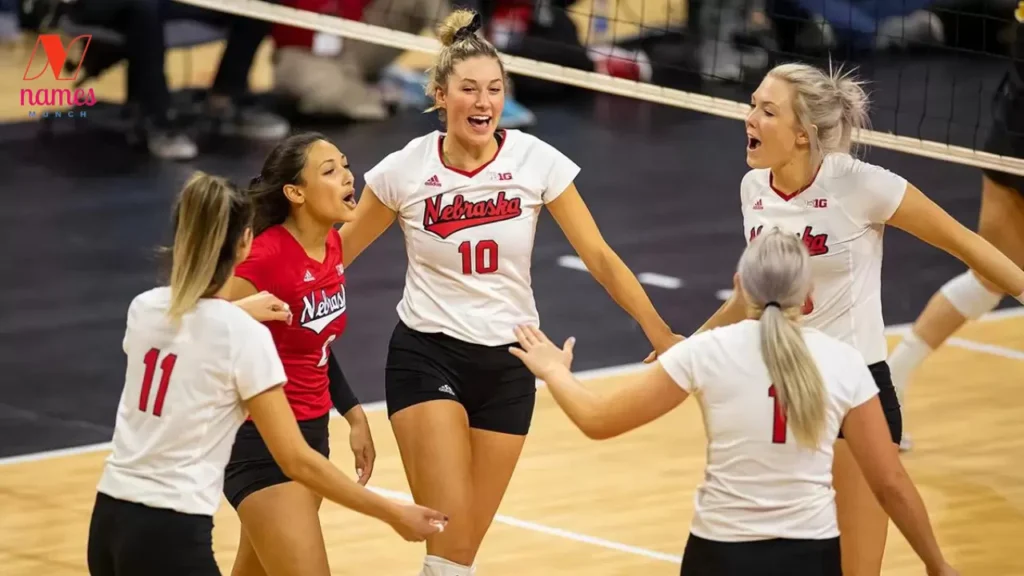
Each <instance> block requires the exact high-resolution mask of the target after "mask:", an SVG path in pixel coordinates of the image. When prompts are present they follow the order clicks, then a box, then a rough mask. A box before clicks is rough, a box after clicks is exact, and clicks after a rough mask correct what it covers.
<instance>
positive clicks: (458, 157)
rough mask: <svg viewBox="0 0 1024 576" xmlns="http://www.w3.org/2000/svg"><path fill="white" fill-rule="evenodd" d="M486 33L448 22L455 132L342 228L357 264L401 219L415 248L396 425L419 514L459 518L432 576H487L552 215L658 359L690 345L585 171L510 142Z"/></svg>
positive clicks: (392, 173) (531, 384)
mask: <svg viewBox="0 0 1024 576" xmlns="http://www.w3.org/2000/svg"><path fill="white" fill-rule="evenodd" d="M479 27H480V17H479V16H478V15H474V14H473V13H472V12H468V11H464V10H459V11H456V12H454V13H452V14H451V15H449V16H448V18H447V19H446V20H445V21H444V23H443V24H441V26H440V27H439V30H438V38H440V39H441V41H442V44H443V48H442V50H441V52H440V54H439V55H438V58H437V61H436V63H435V67H434V69H433V70H432V72H431V81H430V84H429V85H428V87H427V94H428V95H429V96H430V97H432V98H434V102H435V106H434V109H439V110H440V111H441V117H442V119H443V120H444V121H445V123H446V132H432V133H430V134H428V135H426V136H422V137H420V138H416V139H415V140H413V141H411V142H410V143H409V144H408V145H407V146H405V148H403V149H402V150H400V151H397V152H394V153H392V154H390V155H389V156H387V157H386V158H384V160H382V161H381V162H380V163H379V164H378V165H377V166H375V167H374V168H373V169H372V170H370V171H369V172H368V173H367V175H366V189H365V191H364V193H363V194H362V196H361V197H360V199H359V206H358V208H357V209H356V216H355V218H354V219H352V220H351V221H350V222H348V223H346V224H345V225H343V226H342V228H341V235H342V238H343V243H344V246H345V262H346V266H348V265H349V263H351V262H352V261H353V260H355V258H356V257H358V255H359V254H360V253H361V252H362V251H363V250H364V249H365V248H366V247H367V246H368V245H369V244H370V243H371V242H372V241H373V240H374V239H376V238H377V237H378V236H379V235H380V234H381V233H383V232H384V231H385V230H386V229H387V228H388V227H389V226H390V225H391V223H392V222H394V221H395V219H396V218H397V219H399V221H400V223H401V224H400V225H401V228H402V231H403V232H404V234H405V243H406V252H407V255H408V260H409V264H408V270H407V274H406V282H405V292H404V294H403V297H402V301H401V302H400V303H399V304H398V316H399V319H400V322H399V323H398V325H397V327H396V328H395V330H394V333H393V335H392V337H391V342H390V345H389V349H388V359H387V367H386V371H385V387H386V392H385V393H386V398H387V406H388V415H389V417H390V419H391V425H392V429H393V430H394V433H395V437H396V439H397V440H398V447H399V449H400V452H401V455H402V462H403V464H404V466H405V472H406V477H407V479H408V481H409V485H410V487H411V488H412V493H413V496H414V497H415V500H416V501H417V502H421V503H424V504H425V505H431V506H438V507H440V508H441V509H443V510H444V511H445V512H446V513H447V514H448V515H449V516H450V517H451V523H450V524H449V525H448V526H447V528H446V529H445V531H444V533H443V534H438V535H436V537H433V538H431V539H429V540H428V541H427V556H426V558H425V559H424V563H423V570H422V572H421V574H423V575H425V576H461V575H465V574H471V573H473V568H472V565H473V561H474V558H475V557H476V553H477V550H478V549H479V547H480V543H481V541H482V540H483V538H484V535H485V533H486V532H487V529H488V527H489V526H490V524H491V521H492V519H493V517H494V514H495V512H496V511H497V509H498V506H499V504H500V503H501V499H502V497H503V496H504V493H505V489H506V488H507V486H508V483H509V480H510V479H511V477H512V473H513V471H514V470H515V466H516V463H517V461H518V459H519V455H520V452H521V451H522V448H523V443H524V441H525V438H526V434H527V432H528V430H529V427H530V421H531V418H532V416H533V408H534V397H535V394H536V381H535V379H534V377H533V375H531V374H530V371H529V370H527V369H526V367H525V366H523V364H522V363H521V362H519V361H517V360H516V359H515V358H513V357H511V356H510V355H509V354H508V352H507V346H508V344H509V343H511V342H512V341H513V340H514V338H515V335H514V333H513V330H514V328H515V326H517V325H518V324H521V323H524V322H534V323H535V322H537V309H536V304H535V301H534V295H533V291H532V288H531V283H530V260H531V254H532V251H533V238H534V231H535V229H536V226H537V219H538V217H539V216H540V211H541V209H542V208H543V207H547V209H548V210H550V212H551V215H552V216H553V217H554V219H555V221H556V222H557V223H558V224H559V225H560V226H561V228H562V230H563V232H564V233H565V235H566V236H567V238H568V240H569V242H570V243H571V244H572V245H573V247H574V248H575V250H576V252H577V253H578V254H579V255H580V258H581V259H582V260H583V262H584V263H585V264H586V266H587V269H588V270H590V271H591V273H592V274H593V275H594V277H595V278H596V279H597V281H598V282H599V283H600V284H601V285H602V286H604V288H605V289H606V290H607V291H608V292H609V293H610V294H611V296H612V298H613V299H614V300H615V301H616V302H618V303H619V305H620V306H622V307H623V309H625V311H626V312H628V313H629V314H630V316H632V317H633V318H634V319H635V320H636V321H637V322H638V323H639V324H640V326H641V328H642V329H643V331H644V333H645V334H646V335H647V337H648V339H649V340H650V342H651V344H652V345H653V346H654V348H655V350H658V351H664V350H667V349H668V348H669V347H670V346H671V345H672V344H673V343H674V342H676V341H678V340H679V339H680V337H679V336H677V335H675V334H673V333H672V331H671V330H670V329H669V327H668V326H667V325H666V324H665V322H664V321H663V320H662V319H661V317H660V316H659V315H658V313H657V312H656V311H655V309H654V307H653V306H652V305H651V302H650V300H649V299H648V297H647V295H646V294H645V293H644V290H643V288H642V287H641V286H640V283H639V282H638V281H637V280H636V278H635V277H634V275H633V274H632V272H630V270H629V269H628V268H627V267H626V265H625V264H623V262H622V260H621V259H619V257H618V256H617V255H616V254H615V253H614V252H613V251H612V249H611V248H610V247H609V246H608V245H607V244H606V243H605V241H604V239H603V238H602V237H601V234H600V232H599V231H598V228H597V226H596V225H595V223H594V220H593V218H592V217H591V215H590V213H589V211H588V210H587V208H586V205H585V204H584V202H583V200H582V199H581V197H580V194H579V192H578V191H577V190H576V187H575V185H574V184H573V180H574V179H575V177H576V175H577V173H578V172H579V168H578V167H577V166H576V164H574V163H573V162H572V161H571V160H569V159H568V158H566V157H565V156H564V155H563V154H562V153H560V152H559V151H558V150H556V149H554V148H553V147H552V146H550V145H548V144H546V143H544V142H542V141H541V140H539V139H537V138H536V137H533V136H530V135H528V134H524V133H522V132H519V131H516V130H495V127H496V126H497V125H498V123H499V121H500V118H501V113H502V106H503V103H504V98H505V88H506V76H505V70H504V68H503V66H502V63H501V61H500V60H499V59H498V54H497V52H496V51H495V49H494V47H493V46H492V45H491V44H489V43H488V42H487V41H486V40H484V39H482V38H480V37H479V36H478V35H477V30H478V29H479ZM530 571H531V570H530V569H528V568H524V572H530Z"/></svg>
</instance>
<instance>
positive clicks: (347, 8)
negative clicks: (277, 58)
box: [270, 0, 370, 49]
mask: <svg viewBox="0 0 1024 576" xmlns="http://www.w3.org/2000/svg"><path fill="white" fill-rule="evenodd" d="M369 3H370V2H369V0H287V2H285V5H287V6H291V7H292V8H298V9H299V10H305V11H307V12H316V13H317V14H329V15H331V16H339V17H341V18H345V19H346V20H355V21H357V22H358V21H361V20H362V19H363V10H364V9H365V8H366V6H367V5H368V4H369ZM270 34H271V37H273V39H274V44H275V45H276V46H277V47H278V48H282V47H284V46H295V47H301V48H309V49H312V48H313V38H314V37H315V36H316V35H317V34H320V32H317V31H315V30H308V29H305V28H296V27H294V26H285V25H283V24H275V25H274V27H273V29H272V31H271V33H270Z"/></svg>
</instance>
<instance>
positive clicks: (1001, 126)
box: [889, 2, 1024, 450]
mask: <svg viewBox="0 0 1024 576" xmlns="http://www.w3.org/2000/svg"><path fill="white" fill-rule="evenodd" d="M1015 15H1016V21H1015V23H1014V25H1013V26H1014V39H1013V45H1012V48H1011V55H1012V62H1011V65H1010V71H1009V72H1008V73H1007V75H1006V79H1005V80H1004V82H1003V84H1002V85H1001V86H1000V88H999V90H998V91H997V95H996V98H997V102H996V105H995V109H996V114H995V122H993V123H992V132H991V133H990V134H989V137H988V139H987V140H986V141H985V146H984V150H985V151H986V152H991V153H992V154H998V155H1000V156H1011V157H1014V158H1024V32H1022V31H1021V22H1022V21H1024V2H1022V3H1021V4H1020V6H1019V7H1018V8H1017V11H1016V14H1015ZM1022 194H1024V178H1022V177H1021V176H1017V175H1014V174H1009V173H1006V172H999V171H996V170H983V171H982V177H981V214H980V215H979V218H978V234H979V235H981V237H982V238H984V239H986V240H988V241H989V242H991V243H992V245H993V246H995V247H996V248H999V250H1001V251H1002V252H1003V253H1004V254H1006V255H1007V256H1009V257H1010V259H1011V260H1013V261H1014V262H1015V263H1016V264H1017V265H1018V266H1024V196H1022ZM1003 296H1004V292H1003V291H1002V290H1000V289H999V288H998V287H997V286H996V285H995V284H993V283H992V282H990V281H988V280H986V279H985V278H982V277H980V276H978V274H977V273H975V272H974V271H973V270H967V271H965V272H964V273H963V274H960V275H959V276H957V277H956V278H953V279H952V280H950V281H948V282H946V283H945V284H944V285H943V286H942V288H940V289H939V291H938V292H936V293H935V295H934V296H932V298H931V300H929V301H928V305H927V306H926V307H925V309H924V310H923V311H922V312H921V315H920V316H919V317H918V318H917V321H916V322H914V326H913V328H912V329H911V331H910V332H909V333H908V334H907V335H906V336H905V337H904V338H903V340H902V341H901V342H900V343H899V344H898V345H897V346H896V349H895V350H893V352H892V354H891V355H890V356H889V366H890V368H892V381H893V384H895V386H896V393H897V394H898V395H899V396H900V402H901V403H905V400H904V394H905V392H906V388H907V384H908V383H909V381H910V375H911V374H912V373H913V372H914V370H915V369H917V367H918V366H920V365H921V363H922V362H924V360H925V358H927V357H928V355H929V354H931V353H932V351H933V350H935V349H936V348H938V347H939V346H941V345H942V343H943V342H945V341H946V339H947V338H949V337H950V336H952V335H953V333H954V332H956V331H957V330H958V329H959V328H960V327H961V326H963V325H964V324H965V323H966V322H967V321H968V320H977V319H978V318H980V317H982V316H983V315H985V314H986V313H988V312H991V311H992V310H994V309H995V307H996V306H998V305H999V302H1000V301H1001V300H1002V299H1003ZM911 447H912V443H911V441H910V438H909V436H908V435H907V434H906V433H904V434H903V438H902V440H901V442H900V448H901V449H902V450H910V449H911Z"/></svg>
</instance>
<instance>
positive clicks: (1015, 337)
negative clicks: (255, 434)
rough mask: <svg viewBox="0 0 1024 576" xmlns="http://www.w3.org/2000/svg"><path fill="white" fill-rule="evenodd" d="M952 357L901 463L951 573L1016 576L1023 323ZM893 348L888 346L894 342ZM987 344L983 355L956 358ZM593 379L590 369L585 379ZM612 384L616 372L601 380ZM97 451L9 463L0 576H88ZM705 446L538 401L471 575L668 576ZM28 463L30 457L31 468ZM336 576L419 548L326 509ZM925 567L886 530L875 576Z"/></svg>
mask: <svg viewBox="0 0 1024 576" xmlns="http://www.w3.org/2000/svg"><path fill="white" fill-rule="evenodd" d="M1018 311H1019V310H1018ZM957 336H958V338H959V339H960V340H958V342H957V345H954V346H946V347H944V348H942V349H941V350H940V351H939V352H937V353H936V354H935V355H934V356H933V357H932V358H931V359H930V360H929V361H928V362H927V363H926V364H925V365H924V366H923V368H922V369H921V370H920V371H919V372H918V374H917V376H916V378H915V382H914V385H913V387H912V389H911V392H910V398H909V405H908V406H907V407H906V414H907V418H906V420H907V429H908V430H909V431H910V433H911V434H912V435H913V437H914V439H915V441H916V442H917V447H916V448H915V450H914V451H913V452H911V453H909V454H907V455H905V456H904V457H903V461H904V463H905V465H906V466H907V468H908V469H909V471H910V473H911V475H912V477H913V478H914V480H915V482H916V483H917V485H918V488H919V490H920V491H921V494H922V496H923V497H924V499H925V502H926V503H927V505H928V510H929V512H930V514H931V517H932V521H933V523H934V525H935V528H936V531H937V533H938V538H939V540H940V543H941V545H942V546H943V547H944V549H945V551H946V554H947V555H948V557H949V559H950V561H951V562H952V563H953V564H954V565H955V566H957V567H958V568H960V569H961V571H962V573H963V574H965V575H978V576H1011V575H1015V574H1022V573H1024V555H1021V554H1020V553H1019V550H1018V549H1017V548H1016V545H1017V543H1018V540H1019V536H1020V534H1022V533H1024V469H1022V468H1021V466H1020V462H1021V460H1022V457H1024V419H1022V418H1021V417H1020V415H1021V406H1020V402H1019V401H1018V400H1017V399H1018V398H1019V397H1020V383H1021V382H1022V381H1024V362H1022V360H1024V317H1021V316H1020V315H1019V314H1017V315H1015V316H1014V315H1012V314H1011V315H1009V317H1007V315H1003V316H1001V317H999V316H998V315H997V319H991V320H987V321H983V322H978V323H975V324H972V325H969V326H967V327H965V328H964V329H963V330H962V331H961V332H960V333H959V334H958V335H957ZM895 341H896V340H895V338H894V339H893V340H892V342H893V343H895ZM973 344H981V345H992V346H996V347H998V348H995V349H994V350H995V353H992V352H991V350H990V351H989V352H981V351H977V350H970V349H965V348H964V347H963V346H967V347H971V346H972V345H973ZM635 370H636V366H626V367H623V368H622V369H619V370H611V371H604V373H605V375H603V376H602V375H601V374H600V373H592V374H591V377H590V378H589V379H588V385H591V386H595V387H601V388H604V387H610V386H615V385H616V383H617V382H618V381H620V380H621V378H623V376H622V373H624V372H629V371H635ZM598 372H600V371H598ZM614 372H619V373H620V374H619V375H615V374H614ZM370 422H371V426H372V429H373V431H374V439H375V442H376V446H377V452H378V456H377V463H376V467H375V470H374V475H373V478H372V479H371V482H370V484H371V485H372V486H374V487H377V488H379V489H382V490H384V491H387V492H388V493H389V494H394V495H400V496H404V495H405V494H407V492H408V487H407V484H406V482H405V478H404V475H403V472H402V466H401V461H400V460H399V457H398V451H397V448H396V445H395V442H394V437H393V435H392V433H391V430H390V427H389V425H388V423H387V419H386V415H385V413H384V412H382V411H380V410H379V409H378V410H376V411H374V412H373V413H371V415H370ZM331 431H332V434H333V438H332V451H333V457H332V459H333V461H334V462H335V463H337V465H338V466H340V467H341V468H342V469H343V470H349V469H350V468H351V462H350V454H349V452H348V450H347V442H346V438H347V427H346V425H345V423H344V421H343V420H337V419H336V420H335V421H334V422H333V423H332V428H331ZM106 454H107V452H106V451H105V450H103V451H92V452H86V453H79V454H67V455H56V456H53V457H48V458H46V459H41V460H29V461H18V460H13V461H8V463H5V465H3V466H2V467H0V510H3V514H2V518H3V519H2V521H0V566H3V573H4V574H5V576H37V575H39V574H47V575H48V576H74V575H79V576H80V575H83V574H86V568H85V549H86V540H87V534H88V524H89V515H90V511H91V509H92V503H93V498H94V495H95V492H94V487H95V484H96V481H97V479H98V477H99V474H100V472H101V470H102V466H103V459H104V458H105V456H106ZM704 454H705V443H704V433H703V426H702V423H701V418H700V411H699V409H698V407H697V404H696V403H695V402H693V401H690V402H688V403H687V404H685V405H684V406H683V407H681V408H680V409H678V410H676V411H675V412H673V413H671V414H670V415H668V416H667V417H665V418H663V419H662V420H660V421H657V422H655V423H652V424H651V425H648V426H647V427H645V428H642V429H640V430H638V431H634V432H633V433H630V434H627V435H624V436H622V437H620V438H618V439H615V440H610V441H605V442H594V441H591V440H588V439H586V438H585V437H583V436H582V434H580V433H579V432H578V431H577V430H576V429H575V428H574V427H572V425H571V424H570V423H569V421H568V419H567V418H565V416H564V414H562V412H561V411H560V410H559V409H558V407H557V406H556V405H555V403H554V401H553V400H552V399H551V397H550V395H549V394H547V393H546V391H544V390H543V389H542V390H541V392H540V394H539V397H538V404H537V411H536V415H535V418H534V425H533V430H532V432H531V435H530V437H529V440H528V442H527V444H526V450H525V453H524V455H523V457H522V460H521V462H520V464H519V467H518V470H517V471H516V474H515V476H514V478H513V480H512V484H511V486H510V488H509V491H508V495H507V496H506V498H505V500H504V503H503V505H502V507H501V511H500V513H501V516H500V518H499V519H498V521H497V522H496V523H495V525H494V527H493V528H492V530H491V532H490V534H489V535H488V537H487V539H486V541H485V542H484V546H483V549H482V550H481V552H480V556H479V567H480V568H479V570H480V572H479V573H480V574H481V576H522V575H523V574H531V575H533V574H537V575H541V574H543V575H548V574H550V575H556V574H565V575H570V574H590V575H595V576H605V575H607V576H612V575H631V576H632V575H644V576H658V575H663V576H670V575H672V574H678V561H679V555H680V554H681V552H682V549H683V546H684V543H685V540H686V535H687V530H688V525H689V522H690V518H691V514H692V510H693V507H692V501H693V492H694V488H695V487H696V485H697V483H698V482H700V481H701V479H702V470H703V465H704ZM29 458H33V457H29ZM321 519H322V522H323V527H324V533H325V538H326V541H327V547H328V551H329V556H330V560H331V564H332V568H333V573H334V574H374V575H380V576H390V575H394V576H410V575H412V574H416V573H417V570H418V565H419V562H420V559H421V557H422V548H421V545H416V544H408V543H405V542H403V541H401V540H400V539H399V538H398V537H397V535H394V534H393V533H392V532H391V531H390V529H389V528H387V527H386V526H384V525H383V524H380V523H378V522H375V521H372V520H369V519H367V518H365V517H361V516H359V515H356V514H354V513H352V512H349V511H348V510H345V509H343V508H341V507H339V506H336V505H334V504H331V503H326V504H325V505H324V508H323V510H322V512H321ZM238 530H239V524H238V520H237V517H236V516H235V514H234V511H233V510H232V509H231V507H230V506H229V505H228V504H227V503H226V502H224V503H223V504H222V507H221V509H220V511H219V513H218V514H217V517H216V529H215V532H214V549H215V550H216V554H217V560H218V562H219V563H220V565H221V568H222V570H223V571H224V573H225V574H227V573H230V567H231V563H232V561H233V558H234V554H235V550H236V547H237V539H238ZM922 573H923V569H922V566H921V565H920V563H919V561H918V560H917V558H916V557H915V556H914V554H913V552H912V550H911V549H910V547H909V546H908V545H907V543H906V541H905V540H904V539H903V537H902V535H900V534H899V532H898V531H896V529H895V528H894V527H891V528H890V539H889V544H888V548H887V554H886V560H885V569H884V574H885V575H886V576H911V575H917V574H922Z"/></svg>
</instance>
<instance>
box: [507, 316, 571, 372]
mask: <svg viewBox="0 0 1024 576" xmlns="http://www.w3.org/2000/svg"><path fill="white" fill-rule="evenodd" d="M515 334H516V340H518V341H519V346H520V348H516V347H515V346H513V347H511V348H509V352H511V353H512V355H513V356H515V357H516V358H519V359H520V360H522V361H523V364H526V367H527V368H529V369H530V372H533V375H534V376H536V377H538V378H540V379H541V380H547V376H548V375H550V374H552V372H553V371H556V370H563V369H566V370H567V369H570V368H571V367H572V349H573V346H575V344H576V339H575V338H569V339H568V340H566V341H565V344H564V345H563V346H562V347H561V348H559V347H557V346H555V345H554V344H553V343H552V342H551V340H548V337H547V336H546V335H545V334H544V333H543V332H541V331H540V330H539V329H538V328H535V327H533V326H517V327H516V329H515Z"/></svg>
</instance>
